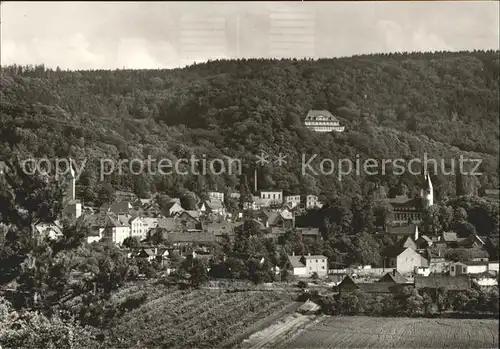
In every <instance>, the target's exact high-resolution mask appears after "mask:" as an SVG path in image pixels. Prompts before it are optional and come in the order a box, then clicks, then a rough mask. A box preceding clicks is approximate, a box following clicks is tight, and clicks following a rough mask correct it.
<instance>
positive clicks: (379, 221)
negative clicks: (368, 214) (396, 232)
mask: <svg viewBox="0 0 500 349" xmlns="http://www.w3.org/2000/svg"><path fill="white" fill-rule="evenodd" d="M373 214H374V216H375V226H377V227H382V229H383V230H386V229H387V228H388V227H389V224H390V223H391V222H392V217H393V211H392V206H391V205H389V204H388V203H387V202H379V203H377V204H375V207H374V208H373Z"/></svg>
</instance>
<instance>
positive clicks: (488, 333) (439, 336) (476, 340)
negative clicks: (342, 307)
mask: <svg viewBox="0 0 500 349" xmlns="http://www.w3.org/2000/svg"><path fill="white" fill-rule="evenodd" d="M273 347H275V348H301V349H303V348H498V320H476V319H474V320H468V319H410V318H377V317H364V316H353V317H324V318H323V319H322V320H321V321H319V322H316V323H314V324H312V325H311V326H310V327H308V328H306V329H305V330H304V331H303V332H301V333H299V334H298V335H296V336H295V337H292V338H290V339H289V340H285V341H280V344H279V345H277V346H273Z"/></svg>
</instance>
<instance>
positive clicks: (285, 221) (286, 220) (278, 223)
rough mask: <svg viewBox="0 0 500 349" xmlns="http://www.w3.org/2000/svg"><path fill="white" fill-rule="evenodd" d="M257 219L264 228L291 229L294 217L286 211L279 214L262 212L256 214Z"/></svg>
mask: <svg viewBox="0 0 500 349" xmlns="http://www.w3.org/2000/svg"><path fill="white" fill-rule="evenodd" d="M258 217H259V218H260V220H261V221H262V223H263V224H264V225H265V227H266V228H269V227H280V228H285V229H292V228H293V227H294V225H295V219H294V215H293V213H291V212H290V211H288V210H283V211H280V212H276V211H269V210H262V211H261V212H260V213H259V214H258Z"/></svg>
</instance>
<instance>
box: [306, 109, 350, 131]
mask: <svg viewBox="0 0 500 349" xmlns="http://www.w3.org/2000/svg"><path fill="white" fill-rule="evenodd" d="M304 125H305V127H307V128H308V129H310V130H312V131H314V132H333V131H335V132H344V129H345V126H341V125H340V123H339V120H338V119H337V118H336V117H335V116H333V115H332V113H330V112H329V111H328V110H309V112H308V113H307V115H306V118H305V121H304Z"/></svg>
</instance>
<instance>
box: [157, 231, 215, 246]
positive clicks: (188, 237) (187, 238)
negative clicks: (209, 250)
mask: <svg viewBox="0 0 500 349" xmlns="http://www.w3.org/2000/svg"><path fill="white" fill-rule="evenodd" d="M166 238H167V240H169V241H171V242H174V243H182V242H185V243H188V242H192V243H210V242H215V235H214V234H212V233H209V232H205V231H199V230H196V231H194V230H193V231H188V232H171V233H168V234H167V235H166Z"/></svg>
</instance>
